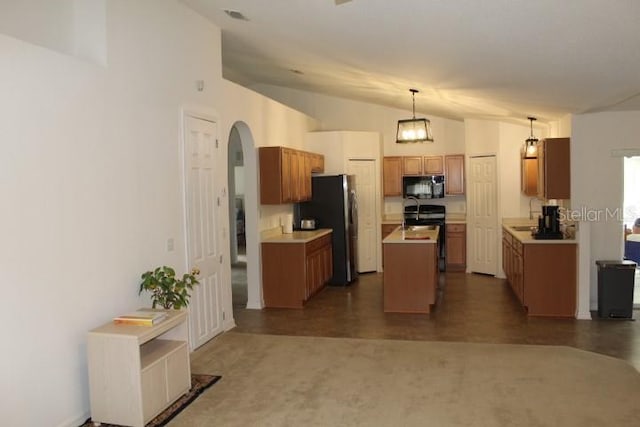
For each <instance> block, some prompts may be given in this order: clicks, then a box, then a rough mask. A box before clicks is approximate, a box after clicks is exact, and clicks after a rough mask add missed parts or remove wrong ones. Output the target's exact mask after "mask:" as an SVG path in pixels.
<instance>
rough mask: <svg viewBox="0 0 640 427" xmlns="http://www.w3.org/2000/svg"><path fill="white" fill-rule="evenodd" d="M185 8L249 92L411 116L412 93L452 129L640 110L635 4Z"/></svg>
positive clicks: (298, 1)
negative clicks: (322, 98) (469, 123)
mask: <svg viewBox="0 0 640 427" xmlns="http://www.w3.org/2000/svg"><path fill="white" fill-rule="evenodd" d="M181 1H183V2H184V3H186V4H187V5H189V6H190V7H191V8H193V9H194V10H195V11H197V12H199V13H201V14H202V15H204V16H205V17H207V18H208V19H210V20H211V21H212V22H214V23H215V24H216V25H217V26H219V27H220V28H221V30H222V62H223V75H224V77H225V78H227V79H229V80H231V81H235V82H237V83H239V84H242V85H244V86H247V87H251V86H253V85H256V84H269V85H277V86H283V87H289V88H295V89H302V90H307V91H312V92H318V93H323V94H328V95H334V96H341V97H345V98H350V99H355V100H362V101H367V102H372V103H377V104H381V105H386V106H391V107H396V108H401V109H407V110H410V109H411V94H410V93H409V88H416V89H419V90H420V93H419V94H418V95H416V110H417V111H418V112H421V113H424V114H433V115H438V116H441V117H449V118H453V119H463V118H467V117H474V118H497V119H509V120H513V119H516V120H518V119H522V120H526V117H527V116H530V115H533V116H536V117H538V119H539V120H542V121H549V120H555V119H558V118H560V117H562V116H564V115H566V114H569V113H583V112H592V111H603V110H640V1H637V0H565V1H558V0H534V1H531V0H528V1H523V0H480V1H479V0H449V1H445V0H396V1H391V0H346V1H345V0H342V1H336V0H181ZM225 10H226V11H229V12H237V13H226V12H225ZM238 13H239V14H241V16H239V15H238ZM230 15H234V16H235V18H234V17H232V16H230ZM237 18H241V19H237ZM242 18H245V19H242Z"/></svg>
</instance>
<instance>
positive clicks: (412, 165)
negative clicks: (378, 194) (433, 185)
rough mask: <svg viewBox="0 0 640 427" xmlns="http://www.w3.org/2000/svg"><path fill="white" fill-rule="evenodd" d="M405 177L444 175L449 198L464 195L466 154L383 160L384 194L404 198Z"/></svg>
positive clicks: (388, 158)
mask: <svg viewBox="0 0 640 427" xmlns="http://www.w3.org/2000/svg"><path fill="white" fill-rule="evenodd" d="M404 175H409V176H412V175H444V176H445V186H444V187H445V191H446V194H447V195H449V196H453V195H461V194H464V154H455V155H449V156H444V158H443V157H442V156H385V157H384V158H383V159H382V179H383V181H382V182H383V194H384V196H385V197H393V196H402V177H403V176H404Z"/></svg>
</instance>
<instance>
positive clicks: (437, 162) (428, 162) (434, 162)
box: [422, 156, 444, 175]
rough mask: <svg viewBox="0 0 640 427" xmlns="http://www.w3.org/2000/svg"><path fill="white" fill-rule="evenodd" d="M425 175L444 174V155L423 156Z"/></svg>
mask: <svg viewBox="0 0 640 427" xmlns="http://www.w3.org/2000/svg"><path fill="white" fill-rule="evenodd" d="M422 165H423V170H424V175H442V174H444V164H443V161H442V156H424V157H423V158H422Z"/></svg>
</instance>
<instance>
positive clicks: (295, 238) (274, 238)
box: [262, 228, 331, 243]
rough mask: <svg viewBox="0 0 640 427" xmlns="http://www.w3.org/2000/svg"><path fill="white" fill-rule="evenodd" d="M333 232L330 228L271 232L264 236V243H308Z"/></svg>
mask: <svg viewBox="0 0 640 427" xmlns="http://www.w3.org/2000/svg"><path fill="white" fill-rule="evenodd" d="M330 233H331V229H330V228H320V229H318V230H304V231H294V232H293V233H280V234H275V233H273V234H271V235H269V236H265V237H263V238H262V243H307V242H310V241H312V240H315V239H317V238H319V237H322V236H325V235H327V234H330Z"/></svg>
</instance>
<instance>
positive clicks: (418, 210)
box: [405, 196, 420, 219]
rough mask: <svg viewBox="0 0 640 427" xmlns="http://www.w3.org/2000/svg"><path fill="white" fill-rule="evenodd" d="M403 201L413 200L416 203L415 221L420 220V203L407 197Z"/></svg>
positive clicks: (413, 198) (412, 197) (414, 198)
mask: <svg viewBox="0 0 640 427" xmlns="http://www.w3.org/2000/svg"><path fill="white" fill-rule="evenodd" d="M405 200H413V201H414V202H416V219H420V201H418V199H417V198H416V197H414V196H407V198H406V199H405Z"/></svg>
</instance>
